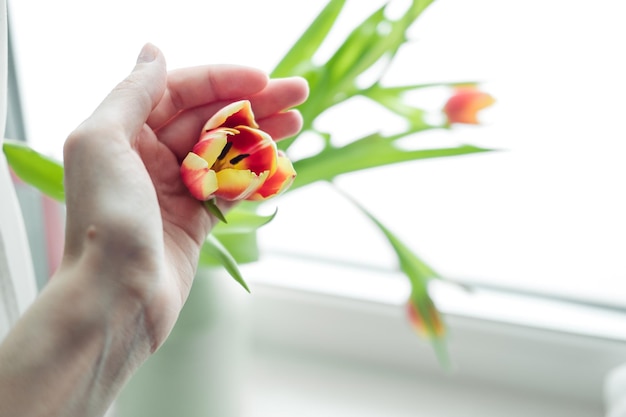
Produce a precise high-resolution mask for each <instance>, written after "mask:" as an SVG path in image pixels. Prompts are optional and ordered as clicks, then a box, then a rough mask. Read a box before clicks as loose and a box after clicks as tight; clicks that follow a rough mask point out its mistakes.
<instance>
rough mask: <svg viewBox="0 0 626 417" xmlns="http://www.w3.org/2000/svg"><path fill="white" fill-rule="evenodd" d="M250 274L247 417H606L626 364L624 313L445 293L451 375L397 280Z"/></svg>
mask: <svg viewBox="0 0 626 417" xmlns="http://www.w3.org/2000/svg"><path fill="white" fill-rule="evenodd" d="M244 274H245V276H246V279H247V280H248V281H249V283H250V285H251V287H252V291H253V295H252V308H253V313H254V314H252V317H253V319H252V320H253V321H252V332H253V335H252V336H253V342H254V343H253V346H254V349H253V353H254V355H253V361H252V370H253V372H252V380H251V383H252V384H253V385H254V389H253V390H251V393H252V394H251V395H252V398H251V402H250V403H251V404H254V410H251V411H250V412H249V413H248V414H247V417H248V416H250V417H256V416H259V417H265V416H270V415H271V416H273V417H281V416H283V415H285V416H287V415H295V414H294V413H297V415H299V416H309V415H310V416H314V415H315V416H320V415H323V416H338V417H339V416H341V417H347V416H352V415H354V416H357V415H358V416H360V417H362V416H369V415H372V416H374V415H383V414H381V413H383V412H384V410H388V412H386V413H385V414H384V415H390V416H394V417H395V416H405V415H406V416H409V415H416V412H420V413H421V412H424V415H429V416H453V415H454V416H458V415H494V416H495V415H507V416H508V417H510V416H517V415H519V416H526V415H534V416H543V415H545V416H551V417H554V416H561V415H562V416H568V417H575V416H581V417H582V416H590V415H597V416H600V415H603V407H604V406H603V384H604V378H605V376H606V373H607V372H608V371H610V370H611V369H613V368H614V367H616V366H618V365H619V364H621V363H623V362H626V349H624V347H625V341H626V337H625V333H624V331H623V329H620V328H619V323H620V322H622V323H623V322H626V314H624V312H620V311H617V310H608V309H607V310H605V309H602V308H600V307H594V306H583V305H575V304H570V303H566V302H564V301H558V300H548V299H537V298H533V297H531V296H522V295H515V294H511V293H508V294H507V293H499V292H497V291H494V290H490V291H486V290H484V291H480V292H475V293H465V292H464V291H459V290H458V289H456V288H454V287H450V286H446V285H442V286H439V287H437V288H435V290H434V298H435V300H436V301H437V302H438V304H439V305H440V308H441V310H442V311H443V312H444V314H445V316H446V321H447V323H448V326H449V340H448V349H449V353H450V357H451V359H452V363H453V367H452V369H451V370H450V371H445V370H443V369H442V368H441V367H440V366H439V365H438V364H437V361H436V358H435V355H434V353H433V351H432V349H431V347H430V346H429V345H428V343H427V342H425V341H424V340H422V339H420V338H418V337H417V336H416V335H415V334H414V333H413V331H412V330H411V329H410V326H409V325H408V323H407V322H406V319H405V317H404V308H403V305H404V300H405V299H406V295H407V294H408V292H407V291H408V286H407V285H406V283H405V280H404V278H403V277H402V276H401V275H399V274H393V273H389V272H385V271H382V270H374V269H369V270H367V269H359V268H357V267H354V266H341V265H333V264H328V263H321V262H315V261H307V260H303V259H294V258H292V257H286V256H280V255H271V256H270V255H268V256H264V258H263V260H262V261H260V262H258V263H255V264H252V265H249V266H244ZM359 280H360V281H361V283H364V282H367V285H360V286H359V285H358V283H359ZM345 288H351V291H350V293H347V292H346V291H345V290H343V289H345ZM306 407H309V408H306ZM309 409H310V410H311V411H310V412H309V414H307V413H306V412H302V410H309ZM461 409H466V410H472V412H471V413H468V414H463V413H461V414H459V412H460V411H459V410H461ZM296 410H300V411H299V412H297V411H296ZM367 410H369V411H367ZM290 413H291V414H290ZM474 413H476V414H474Z"/></svg>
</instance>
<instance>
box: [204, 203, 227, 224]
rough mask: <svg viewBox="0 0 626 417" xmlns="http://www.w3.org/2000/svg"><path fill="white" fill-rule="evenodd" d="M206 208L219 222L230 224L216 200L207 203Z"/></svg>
mask: <svg viewBox="0 0 626 417" xmlns="http://www.w3.org/2000/svg"><path fill="white" fill-rule="evenodd" d="M204 207H206V209H207V210H208V211H209V213H211V214H212V215H213V216H215V217H216V218H217V219H218V220H219V221H221V222H222V223H228V222H227V221H226V217H224V213H222V210H220V208H219V207H218V206H217V200H216V199H215V198H212V199H210V200H207V201H205V202H204Z"/></svg>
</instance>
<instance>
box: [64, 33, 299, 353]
mask: <svg viewBox="0 0 626 417" xmlns="http://www.w3.org/2000/svg"><path fill="white" fill-rule="evenodd" d="M307 91H308V90H307V86H306V83H305V82H304V80H302V79H299V78H291V79H281V80H268V78H267V76H266V75H265V74H264V73H262V72H260V71H258V70H255V69H251V68H245V67H234V66H205V67H196V68H187V69H182V70H176V71H172V72H170V73H169V74H167V73H166V70H165V61H164V58H163V55H162V54H161V53H160V52H159V51H158V50H157V49H156V48H155V47H154V46H152V45H147V46H146V47H145V48H144V49H143V50H142V52H141V54H140V57H139V59H138V63H137V66H136V67H135V69H134V71H133V72H132V73H131V74H130V76H129V77H128V78H127V79H126V80H124V81H123V82H122V83H120V84H119V85H118V86H117V87H116V88H115V89H114V90H113V91H112V93H111V94H110V95H109V96H108V97H107V98H106V99H105V100H104V101H103V103H102V104H101V105H100V106H99V107H98V109H97V110H96V111H95V112H94V113H93V115H92V116H91V117H89V119H87V120H86V121H85V122H84V123H82V124H81V126H79V127H78V128H77V129H76V130H75V131H74V132H73V133H72V134H71V135H70V136H69V138H68V140H67V142H66V144H65V148H64V160H65V169H66V195H67V237H66V239H67V240H66V249H65V258H64V263H66V264H67V263H72V262H75V261H76V260H78V259H81V258H82V257H84V256H89V255H93V256H92V257H91V259H92V262H93V264H92V267H94V268H95V271H97V274H96V275H99V276H94V280H97V281H98V284H97V285H101V286H107V288H114V289H115V291H116V293H115V294H112V296H113V297H120V296H121V297H124V296H126V295H127V294H132V295H133V296H135V297H137V300H138V301H139V302H140V303H141V304H142V307H144V308H145V309H146V310H145V311H144V312H143V314H145V319H146V323H147V325H148V327H149V328H148V332H149V334H151V337H152V338H153V341H152V344H153V346H152V348H153V349H155V348H156V347H158V346H159V345H160V344H161V343H162V341H163V340H164V339H165V337H166V335H167V334H168V333H169V331H170V330H171V327H172V326H173V324H174V322H175V320H176V317H177V315H178V312H179V311H180V309H181V308H182V305H183V303H184V302H185V300H186V298H187V295H188V292H189V289H190V286H191V283H192V279H193V276H194V273H195V269H196V264H197V260H198V255H199V250H200V247H201V246H202V244H203V241H204V239H205V238H206V236H207V234H208V233H209V231H210V230H211V228H212V227H213V225H214V224H215V222H216V219H215V218H213V217H211V216H210V215H208V214H207V211H206V209H205V208H204V207H203V206H202V204H201V203H200V202H198V201H197V200H195V199H194V198H192V197H191V196H190V195H189V193H188V191H187V189H186V188H185V187H184V185H183V184H182V182H181V180H180V173H179V166H180V161H182V159H183V158H184V157H185V156H186V154H187V152H189V151H190V150H191V148H192V146H193V145H194V144H195V142H196V141H197V139H198V135H199V133H200V131H201V128H202V126H203V125H204V122H205V121H206V120H207V119H208V118H209V117H210V116H211V115H212V114H214V113H215V112H216V111H217V110H218V109H220V108H221V107H223V106H224V105H226V104H228V103H229V102H232V101H235V100H239V99H243V98H247V99H249V100H250V101H251V103H252V108H253V111H254V113H255V115H256V118H257V120H258V122H259V124H260V126H261V129H263V130H265V131H267V132H268V133H270V135H272V136H273V137H274V138H275V139H280V138H284V137H288V136H291V135H294V134H296V133H297V132H298V131H299V129H300V127H301V124H302V123H301V117H300V115H299V113H298V112H297V111H295V110H287V109H288V108H290V107H292V106H295V105H297V104H300V103H301V102H302V101H304V100H305V99H306V96H307ZM96 259H97V260H96ZM111 269H113V271H112V270H111ZM95 271H94V272H95ZM102 275H106V279H107V280H110V282H106V281H103V280H104V278H103V277H102ZM94 285H96V284H94Z"/></svg>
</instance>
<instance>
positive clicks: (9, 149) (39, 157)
mask: <svg viewBox="0 0 626 417" xmlns="http://www.w3.org/2000/svg"><path fill="white" fill-rule="evenodd" d="M2 150H3V151H4V154H5V155H6V158H7V161H8V163H9V166H10V167H11V169H12V170H13V172H15V175H17V176H18V177H19V178H20V179H21V180H22V181H24V182H25V183H27V184H29V185H31V186H33V187H35V188H37V189H38V190H39V191H41V192H42V193H43V194H45V195H47V196H48V197H51V198H53V199H55V200H57V201H61V202H63V201H65V188H64V184H63V164H61V162H59V161H57V160H55V159H53V158H50V157H47V156H45V155H43V154H41V153H39V152H37V151H35V150H34V149H32V148H31V147H29V146H28V145H27V144H26V143H25V142H22V141H17V140H11V139H5V140H4V143H3V146H2Z"/></svg>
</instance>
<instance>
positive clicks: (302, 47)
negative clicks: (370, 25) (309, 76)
mask: <svg viewBox="0 0 626 417" xmlns="http://www.w3.org/2000/svg"><path fill="white" fill-rule="evenodd" d="M345 3H346V1H345V0H331V1H330V2H328V4H327V5H326V6H325V7H324V9H322V11H321V12H320V14H319V15H318V16H317V17H316V18H315V20H314V21H313V23H311V25H310V26H309V27H308V28H307V30H306V31H305V32H304V33H303V34H302V36H300V38H299V39H298V40H297V41H296V43H295V44H294V45H293V46H292V47H291V49H290V50H289V52H287V54H286V55H285V56H284V57H283V59H282V60H281V61H280V62H279V63H278V65H277V66H276V68H274V70H273V71H272V73H271V76H272V77H289V76H295V75H304V74H305V73H306V71H307V70H308V69H309V67H311V66H312V62H311V60H312V58H313V55H314V54H315V53H316V52H317V50H318V49H319V47H320V45H321V44H322V42H324V40H325V39H326V36H327V35H328V32H330V30H331V29H332V27H333V25H334V24H335V20H337V16H339V13H340V12H341V10H342V9H343V6H344V5H345Z"/></svg>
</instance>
